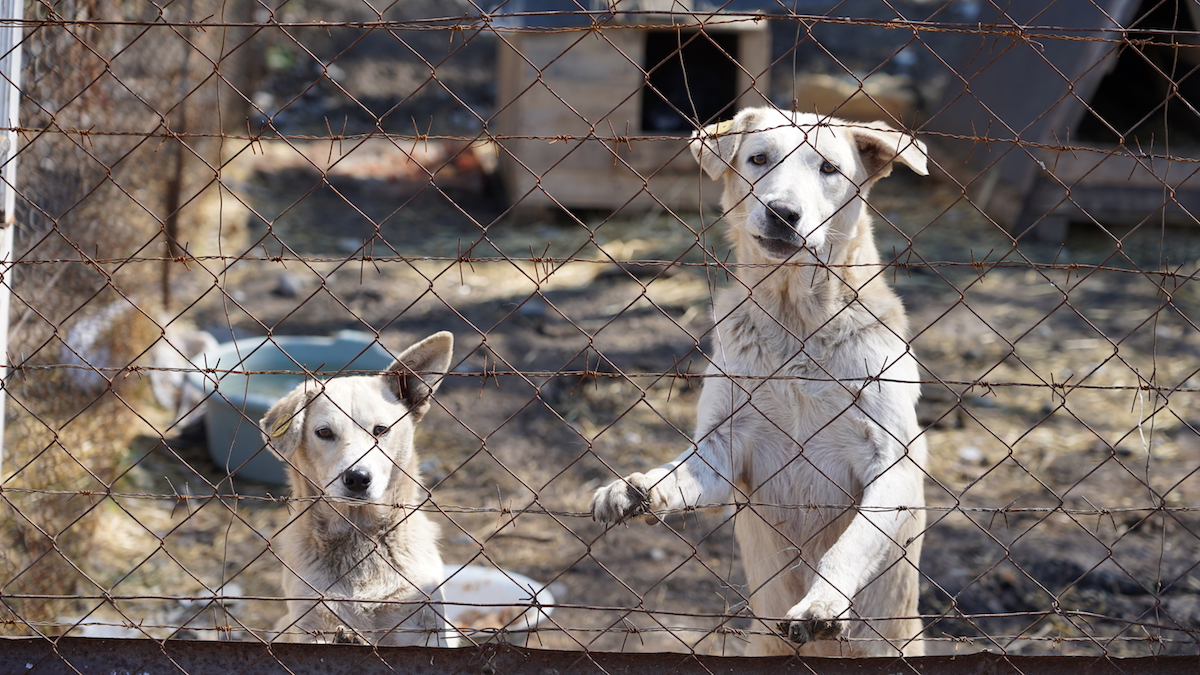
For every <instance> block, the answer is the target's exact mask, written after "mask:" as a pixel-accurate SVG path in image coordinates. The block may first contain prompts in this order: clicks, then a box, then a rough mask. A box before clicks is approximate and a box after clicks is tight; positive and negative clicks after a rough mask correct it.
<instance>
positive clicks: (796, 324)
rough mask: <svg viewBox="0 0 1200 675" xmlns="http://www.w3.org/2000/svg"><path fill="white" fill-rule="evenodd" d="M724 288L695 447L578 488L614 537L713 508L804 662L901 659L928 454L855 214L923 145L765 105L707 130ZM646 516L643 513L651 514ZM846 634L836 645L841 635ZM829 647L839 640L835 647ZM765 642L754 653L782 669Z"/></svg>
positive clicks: (913, 384)
mask: <svg viewBox="0 0 1200 675" xmlns="http://www.w3.org/2000/svg"><path fill="white" fill-rule="evenodd" d="M691 150H692V154H693V155H695V157H696V159H697V161H698V162H699V163H700V166H701V167H703V169H704V171H705V172H706V173H708V175H709V176H711V177H712V178H713V179H720V180H723V181H724V193H723V196H722V202H721V204H722V206H723V207H724V209H725V215H724V219H725V221H726V223H727V226H728V228H729V236H730V238H731V240H732V244H733V247H734V249H735V251H736V255H737V262H738V265H737V266H736V267H734V271H733V273H734V274H735V275H736V278H735V279H734V282H733V283H732V284H730V285H729V287H727V288H725V289H724V290H723V291H721V292H720V293H719V295H718V296H717V298H716V301H715V318H716V325H715V327H714V329H713V335H714V340H713V350H712V355H711V360H712V365H711V366H710V367H709V369H708V373H709V375H710V376H714V377H711V378H710V379H707V380H706V381H705V384H704V388H703V392H702V393H701V396H700V404H699V410H698V413H697V424H696V433H695V439H696V440H695V445H694V446H693V447H691V448H689V449H688V450H686V451H685V452H683V453H682V454H681V455H679V457H677V458H675V459H674V460H672V461H671V462H668V463H667V464H664V465H662V466H660V467H658V468H656V469H653V470H651V471H649V472H647V473H644V474H642V473H635V474H633V475H630V476H627V477H626V478H624V479H622V480H619V481H616V482H614V483H612V484H610V485H608V486H606V487H602V488H600V489H599V490H597V491H596V494H595V496H594V497H593V500H592V514H593V516H595V517H596V518H598V519H600V520H603V521H608V522H617V521H621V520H623V519H625V518H628V517H630V516H635V515H644V514H649V513H651V512H655V511H667V510H672V509H688V508H694V507H702V506H704V505H706V504H707V505H712V504H722V503H728V502H730V500H731V498H732V499H736V500H737V501H739V502H743V504H742V505H741V506H740V507H739V510H738V513H737V516H736V524H735V531H736V534H737V539H738V542H739V545H740V548H741V554H742V563H743V565H744V566H745V570H746V576H747V580H748V582H749V590H750V593H751V606H752V608H753V610H754V613H755V615H756V616H759V617H764V618H768V617H769V618H775V619H780V620H781V621H779V622H778V624H777V625H776V626H774V627H772V628H778V630H779V631H780V632H781V633H782V634H783V636H784V637H786V638H788V639H790V640H791V642H793V643H796V644H798V645H802V646H801V647H800V648H799V651H800V653H801V654H809V655H832V656H836V655H896V654H899V653H903V654H906V655H919V654H921V653H923V645H922V643H921V642H920V640H919V639H918V638H919V635H920V632H921V623H920V621H919V619H918V618H916V615H917V594H918V574H917V561H918V559H919V557H920V549H921V534H922V532H923V531H924V529H925V513H924V511H923V510H922V508H921V507H923V506H924V503H925V502H924V494H923V477H924V470H923V466H924V464H925V456H926V447H925V440H924V438H923V437H922V436H921V435H920V427H919V426H918V424H917V418H916V413H915V404H916V402H917V398H918V396H919V395H920V393H919V385H918V384H917V375H918V373H917V364H916V361H915V360H914V358H913V356H912V354H911V353H910V351H909V347H908V344H907V342H906V340H907V337H908V319H907V316H906V315H905V312H904V308H903V306H902V305H901V303H900V300H899V298H898V297H897V296H896V294H895V293H894V292H893V291H892V290H891V288H890V287H889V286H888V285H887V283H886V282H885V281H884V278H883V274H882V268H881V265H880V258H879V253H878V251H877V250H876V248H875V241H874V237H873V235H872V230H871V218H870V216H869V215H868V207H867V206H866V202H865V201H864V200H865V199H866V197H867V192H868V190H869V189H870V188H871V186H872V185H873V184H874V182H875V181H876V180H878V179H880V178H883V177H884V176H887V175H888V174H889V173H890V172H891V167H892V163H893V162H900V163H902V164H906V165H908V166H909V167H910V168H911V169H913V170H914V171H916V172H917V173H919V174H922V175H925V174H926V173H927V172H926V168H925V164H926V153H925V148H924V146H923V144H922V143H921V142H920V141H917V140H915V139H913V138H912V137H911V136H909V135H907V134H904V133H901V132H899V131H895V130H893V129H891V128H889V127H887V126H886V125H884V124H881V123H873V124H868V125H854V124H851V123H848V122H841V121H839V120H834V119H829V118H824V117H818V116H817V115H813V114H806V113H786V112H783V111H780V110H776V109H773V108H755V109H747V110H743V111H741V112H740V113H738V114H737V116H736V117H734V119H733V120H732V121H731V122H724V123H721V124H719V125H712V126H709V127H706V128H705V129H704V130H703V132H698V133H697V134H696V135H695V136H694V137H693V139H692V141H691ZM651 518H653V516H651ZM843 638H844V639H843ZM834 640H837V641H834ZM795 649H796V647H795V646H794V645H789V644H788V643H787V642H785V641H784V640H783V639H781V638H779V637H772V636H771V635H770V634H759V635H756V636H754V638H753V640H752V645H751V648H750V650H751V651H752V652H753V653H758V654H782V653H793V652H794V650H795Z"/></svg>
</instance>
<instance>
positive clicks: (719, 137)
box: [688, 108, 759, 180]
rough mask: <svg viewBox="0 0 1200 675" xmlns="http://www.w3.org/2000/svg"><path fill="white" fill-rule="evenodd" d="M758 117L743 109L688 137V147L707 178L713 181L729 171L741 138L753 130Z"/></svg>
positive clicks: (755, 112) (756, 111) (757, 112)
mask: <svg viewBox="0 0 1200 675" xmlns="http://www.w3.org/2000/svg"><path fill="white" fill-rule="evenodd" d="M758 114H759V111H758V110H757V109H755V108H747V109H746V110H743V111H741V112H739V113H738V114H737V115H735V116H734V118H733V119H731V120H726V121H724V122H720V123H718V124H710V125H708V126H706V127H704V128H703V129H700V130H698V131H696V132H694V133H693V134H692V140H691V141H689V142H688V147H689V148H690V149H691V151H692V157H695V158H696V163H698V164H699V165H700V168H701V169H704V173H706V174H708V177H709V178H711V179H713V180H717V179H719V178H720V177H721V176H723V175H725V172H726V171H729V170H730V168H732V165H733V159H734V157H735V156H736V155H737V151H738V147H739V146H740V145H741V144H742V136H744V135H745V132H746V130H747V129H750V128H752V127H753V126H754V123H755V121H757V119H758Z"/></svg>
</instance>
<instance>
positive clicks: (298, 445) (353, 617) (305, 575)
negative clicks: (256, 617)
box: [261, 332, 454, 646]
mask: <svg viewBox="0 0 1200 675" xmlns="http://www.w3.org/2000/svg"><path fill="white" fill-rule="evenodd" d="M453 344H454V338H453V336H451V335H450V333H446V332H441V333H436V334H434V335H431V336H430V337H428V338H425V339H424V340H423V341H421V342H419V343H417V344H415V345H413V346H412V347H410V348H408V349H407V350H406V351H405V352H404V353H403V354H401V355H400V357H399V359H397V361H396V362H394V363H393V364H392V365H391V367H389V368H388V369H387V371H386V372H384V373H383V374H382V375H379V376H362V377H339V378H334V379H332V380H329V381H328V382H324V383H321V382H313V381H309V382H306V383H305V384H303V385H301V386H299V387H297V388H296V389H295V390H294V391H292V392H291V393H290V394H288V395H287V396H285V397H284V398H283V400H281V401H279V402H278V403H276V404H275V405H274V406H273V407H272V408H271V409H270V410H269V411H268V412H267V414H266V416H265V417H263V419H262V422H261V428H262V429H264V435H265V436H267V441H268V443H270V444H271V445H272V447H273V448H274V450H275V452H276V453H277V454H279V455H280V456H281V457H282V458H283V459H284V460H285V461H286V462H287V464H288V482H289V483H290V485H291V490H292V498H293V499H295V500H298V501H297V508H298V510H299V513H298V515H296V517H295V518H293V519H292V520H291V521H290V522H289V523H288V524H287V525H285V526H284V528H283V530H282V531H280V533H279V534H278V535H277V536H276V538H275V545H276V546H277V551H278V553H279V558H280V560H282V561H283V563H284V572H283V590H284V594H285V595H286V597H287V598H288V603H287V604H288V612H287V616H285V617H284V618H283V619H282V620H281V621H280V622H279V625H278V626H277V630H278V631H280V637H279V639H281V640H289V641H299V640H301V639H304V634H307V636H309V639H312V638H315V639H316V640H318V641H321V640H322V639H323V640H325V641H336V642H347V641H348V642H362V641H365V642H369V643H371V644H379V645H388V646H398V645H429V646H443V645H444V644H445V640H446V634H445V633H446V625H445V621H444V619H443V618H442V617H443V616H444V613H443V611H442V605H441V602H442V594H441V585H442V582H443V581H444V577H443V572H442V557H441V554H440V553H439V552H438V542H437V540H438V528H437V525H435V524H434V523H432V522H430V520H429V519H428V518H427V517H426V516H425V514H424V513H422V512H421V511H418V510H416V509H415V507H416V506H417V505H418V504H420V503H421V502H422V501H424V500H425V499H426V498H427V494H428V493H427V492H426V491H425V488H424V487H422V485H421V482H420V478H419V476H418V474H417V463H418V460H417V453H416V451H415V449H414V448H413V430H414V427H415V426H416V424H417V422H418V421H419V420H420V419H421V417H422V416H423V415H424V414H425V412H426V411H427V410H428V409H429V405H430V403H429V398H430V396H432V394H433V392H434V391H435V390H436V389H437V388H438V385H439V384H441V376H440V375H439V373H445V372H446V369H447V368H448V367H449V365H450V355H451V351H452V349H453ZM431 373H432V374H431Z"/></svg>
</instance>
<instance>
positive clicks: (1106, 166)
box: [1033, 148, 1200, 194]
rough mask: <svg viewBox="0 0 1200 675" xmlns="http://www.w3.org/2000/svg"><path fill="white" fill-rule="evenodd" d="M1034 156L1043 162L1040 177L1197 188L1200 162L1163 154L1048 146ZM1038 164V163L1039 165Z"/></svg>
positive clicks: (1088, 183)
mask: <svg viewBox="0 0 1200 675" xmlns="http://www.w3.org/2000/svg"><path fill="white" fill-rule="evenodd" d="M1033 153H1034V156H1035V157H1036V158H1037V159H1038V160H1041V161H1042V163H1043V165H1044V166H1045V169H1044V173H1049V174H1050V175H1049V176H1046V175H1043V176H1042V177H1041V178H1040V179H1039V180H1045V181H1048V182H1056V181H1061V182H1062V183H1064V184H1066V185H1081V186H1083V185H1086V186H1092V187H1101V186H1119V187H1129V188H1134V187H1136V188H1148V189H1151V190H1158V191H1159V193H1160V194H1161V192H1162V190H1163V189H1164V188H1173V189H1184V188H1191V189H1200V162H1197V161H1188V160H1183V161H1180V160H1173V159H1165V158H1162V157H1157V158H1154V157H1138V156H1134V155H1131V154H1129V153H1128V152H1126V151H1124V150H1118V149H1116V148H1113V149H1109V150H1090V149H1076V150H1049V149H1045V148H1037V149H1034V151H1033ZM1040 168H1041V167H1040V166H1039V169H1040Z"/></svg>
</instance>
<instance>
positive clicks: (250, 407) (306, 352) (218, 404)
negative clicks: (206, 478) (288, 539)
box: [187, 331, 392, 484]
mask: <svg viewBox="0 0 1200 675" xmlns="http://www.w3.org/2000/svg"><path fill="white" fill-rule="evenodd" d="M194 362H195V363H196V364H197V365H198V366H200V367H201V368H215V369H218V370H221V371H230V372H228V373H224V372H222V373H204V372H191V373H188V374H187V378H188V382H189V383H190V384H192V385H193V386H195V387H198V388H200V389H202V390H203V391H204V394H205V396H206V397H207V399H206V403H205V409H204V427H205V430H206V431H207V432H208V453H209V454H210V455H212V458H213V461H215V462H216V463H217V466H219V467H222V468H224V469H226V470H228V471H229V472H230V473H232V474H234V475H236V476H237V477H239V478H244V479H248V480H253V481H258V482H260V483H275V484H283V483H286V482H287V474H286V473H285V471H284V465H283V462H282V461H280V460H279V458H278V457H276V456H275V455H274V453H272V452H271V450H270V449H269V448H267V447H266V445H265V444H264V443H263V439H262V433H261V432H260V431H259V429H258V421H259V420H260V419H262V417H263V415H265V414H267V410H269V409H270V408H271V406H273V405H275V402H276V401H278V400H279V399H281V398H283V397H284V396H286V395H287V394H288V392H290V391H292V389H295V388H296V386H297V385H299V384H300V383H302V382H304V379H305V375H304V371H305V370H307V371H309V372H313V373H326V374H329V375H335V374H337V373H338V372H340V371H344V370H349V371H361V370H366V371H381V370H384V369H386V368H387V367H388V366H389V365H391V363H392V356H391V354H388V353H387V350H385V349H384V348H383V347H382V346H380V345H379V343H378V342H376V341H375V337H374V336H373V335H369V334H367V333H360V332H358V331H342V332H340V333H337V334H335V335H334V336H332V337H316V336H280V337H275V338H273V339H267V338H252V339H248V340H237V341H234V342H226V343H224V344H220V345H217V347H216V348H215V349H212V350H210V351H207V352H204V353H203V354H201V355H200V356H198V357H196V359H194ZM297 364H298V365H297ZM262 370H267V371H289V372H287V373H285V374H255V375H246V374H245V373H246V372H247V371H249V372H255V371H262Z"/></svg>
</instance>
